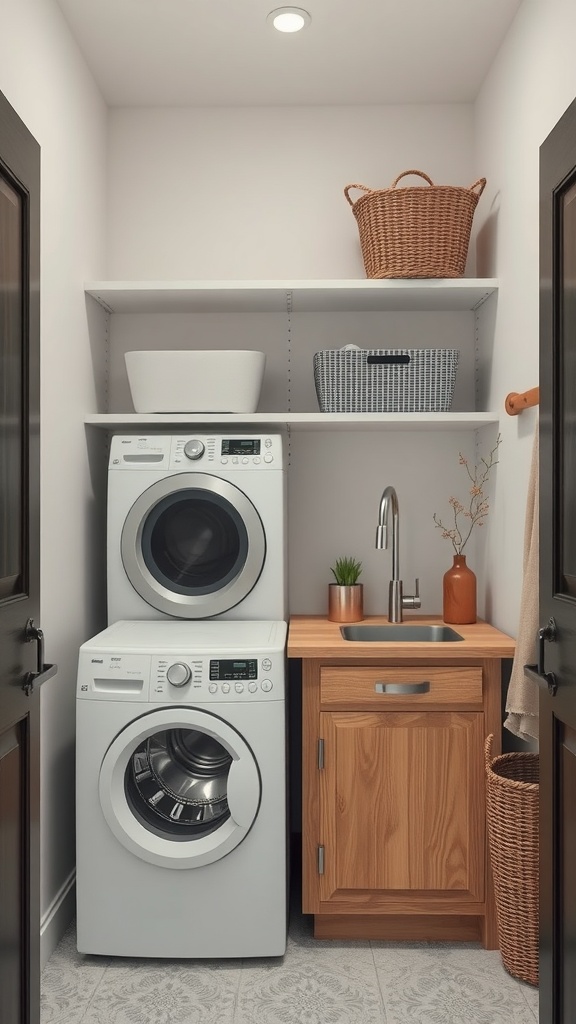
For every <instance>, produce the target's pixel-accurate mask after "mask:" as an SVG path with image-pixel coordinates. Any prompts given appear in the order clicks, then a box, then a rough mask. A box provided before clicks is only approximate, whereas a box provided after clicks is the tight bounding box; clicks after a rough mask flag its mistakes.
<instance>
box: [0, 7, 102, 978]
mask: <svg viewBox="0 0 576 1024" xmlns="http://www.w3.org/2000/svg"><path fill="white" fill-rule="evenodd" d="M0 89H1V90H2V92H3V93H4V95H5V96H6V98H7V99H8V101H9V102H10V103H11V104H12V106H13V107H14V108H15V110H16V112H17V113H18V114H19V116H20V117H21V118H22V120H23V121H24V122H25V124H26V125H27V127H28V128H29V130H30V131H31V132H32V134H33V135H34V137H35V138H36V140H37V141H38V142H39V144H40V147H41V161H42V164H41V167H42V171H41V174H42V179H41V360H42V368H41V402H42V407H41V425H42V426H41V430H42V441H41V443H42V468H41V473H42V480H41V488H42V490H41V501H42V511H41V558H42V561H41V574H42V581H41V619H40V625H41V626H42V628H43V630H44V633H45V637H46V658H47V660H48V661H49V662H56V663H57V664H58V667H59V671H58V675H57V676H56V677H55V678H54V679H52V680H50V681H49V682H48V683H47V684H46V687H45V689H44V690H43V691H42V697H41V701H42V738H41V742H42V787H41V843H42V851H41V865H42V868H41V870H42V877H41V883H42V890H41V891H42V896H41V899H42V925H43V936H42V956H43V960H45V959H46V957H47V956H48V955H49V953H50V952H51V949H52V945H53V943H54V942H55V941H56V940H57V938H58V937H59V934H58V933H59V929H60V927H61V925H62V921H60V920H59V919H58V915H59V911H60V908H62V912H61V916H62V918H64V917H65V916H66V914H69V913H70V907H69V905H66V903H65V902H63V901H65V898H66V894H67V893H68V891H69V886H70V883H71V880H72V879H73V871H74V859H75V851H74V815H73V805H74V711H75V700H74V695H75V681H76V679H75V676H76V665H77V655H78V646H79V644H80V643H81V642H83V641H84V640H85V639H86V638H87V637H88V636H89V635H91V634H93V633H94V632H95V629H96V627H97V626H98V627H100V621H99V620H98V613H97V599H96V595H95V594H94V593H93V590H92V586H91V580H92V578H93V574H94V573H93V571H94V567H95V560H94V557H93V554H92V551H93V543H92V538H93V512H92V501H91V497H92V485H91V480H90V474H89V467H88V460H87V447H86V438H85V433H84V427H83V417H84V415H85V413H86V412H87V411H89V410H92V409H94V408H95V402H96V398H95V384H94V374H93V361H92V354H91V350H90V346H89V338H88V328H87V318H86V306H85V300H84V294H83V282H84V280H85V279H86V278H89V277H94V276H100V275H101V274H102V273H103V268H104V242H105V239H104V231H103V225H104V212H105V203H104V193H105V156H106V109H105V107H104V105H103V103H102V100H101V98H100V95H99V93H98V91H97V90H96V88H95V86H94V83H93V81H92V79H91V78H90V76H89V75H88V72H87V70H86V67H85V65H84V62H83V60H82V58H81V57H80V55H79V53H78V50H77V48H76V46H75V44H74V42H73V40H72V39H71V37H70V35H69V32H68V30H67V28H66V25H65V23H64V21H63V19H62V16H61V14H60V11H59V9H58V8H57V7H56V5H55V4H54V3H53V2H52V0H4V2H3V5H2V31H1V32H0ZM96 363H97V369H98V359H96ZM69 902H70V901H69V900H68V904H69Z"/></svg>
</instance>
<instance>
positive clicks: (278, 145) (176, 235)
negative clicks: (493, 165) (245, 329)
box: [108, 104, 479, 280]
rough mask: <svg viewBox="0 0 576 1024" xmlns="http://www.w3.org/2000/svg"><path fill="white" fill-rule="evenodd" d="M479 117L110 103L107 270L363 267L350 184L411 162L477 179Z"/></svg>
mask: <svg viewBox="0 0 576 1024" xmlns="http://www.w3.org/2000/svg"><path fill="white" fill-rule="evenodd" d="M472 130H473V122H472V109H471V107H469V106H466V105H457V104H454V105H452V106H438V107H434V106H431V107H423V106H404V107H400V106H394V107H333V108H320V107H309V108H303V107H302V108H295V107H281V108H272V109H270V108H265V107H263V108H250V109H237V110H235V109H213V108H211V109H209V110H206V109H197V110H191V109H186V108H184V109H172V110H129V109H124V110H113V111H111V116H110V193H109V239H110V244H109V250H108V273H109V275H110V277H113V278H123V277H125V278H144V279H146V278H167V279H170V278H175V279H181V278H200V279H202V278H204V279H210V278H212V279H228V278H231V279H238V280H242V279H256V280H257V279H259V278H268V279H270V278H272V279H274V278H278V279H281V278H292V279H299V278H347V277H362V276H363V268H362V263H361V258H360V250H359V245H358V232H357V228H356V221H355V219H354V216H353V214H352V212H351V210H350V207H349V206H348V204H347V202H346V200H345V198H344V195H343V189H344V186H345V185H348V184H350V183H352V182H360V183H362V184H364V185H369V186H370V187H371V188H384V187H386V186H387V185H390V184H391V182H392V181H393V179H394V178H395V177H396V176H397V175H398V174H399V173H400V172H401V171H404V170H406V169H408V168H414V167H416V168H418V169H420V170H423V171H425V172H426V173H427V174H428V175H429V176H430V177H431V178H432V179H433V180H435V181H439V182H450V183H453V184H461V185H469V184H471V183H472V182H473V181H474V180H475V179H476V178H477V177H478V176H479V175H478V174H476V173H475V172H476V168H475V166H474V162H473V159H472V147H473V136H472ZM416 181H417V179H413V178H409V179H406V182H409V183H412V184H415V183H416ZM360 194H361V193H359V192H357V193H354V198H357V197H358V196H359V195H360Z"/></svg>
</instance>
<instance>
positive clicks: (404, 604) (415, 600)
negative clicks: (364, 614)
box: [376, 487, 420, 622]
mask: <svg viewBox="0 0 576 1024" xmlns="http://www.w3.org/2000/svg"><path fill="white" fill-rule="evenodd" d="M390 507H391V508H392V579H391V580H390V584H389V586H388V621H389V622H402V612H403V610H404V608H419V607H420V590H419V582H420V581H419V580H416V584H415V590H416V593H415V594H413V595H408V594H407V595H406V596H404V594H403V593H402V589H403V585H402V580H401V579H400V556H399V550H400V515H399V510H398V495H397V494H396V491H395V490H394V488H393V487H385V488H384V490H383V491H382V497H381V498H380V512H379V515H378V527H377V529H376V547H377V548H380V549H382V548H387V547H388V513H389V510H390Z"/></svg>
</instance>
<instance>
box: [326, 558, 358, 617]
mask: <svg viewBox="0 0 576 1024" xmlns="http://www.w3.org/2000/svg"><path fill="white" fill-rule="evenodd" d="M330 571H331V573H332V575H333V576H334V579H335V580H336V582H335V583H329V584H328V618H329V619H330V621H331V622H359V621H360V620H361V619H362V618H364V587H363V585H362V584H361V583H358V577H359V576H360V573H361V572H362V562H358V561H357V560H356V559H355V558H351V557H350V556H349V555H345V556H343V557H342V558H337V559H336V561H335V563H334V565H332V566H330Z"/></svg>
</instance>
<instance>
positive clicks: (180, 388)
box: [125, 349, 266, 412]
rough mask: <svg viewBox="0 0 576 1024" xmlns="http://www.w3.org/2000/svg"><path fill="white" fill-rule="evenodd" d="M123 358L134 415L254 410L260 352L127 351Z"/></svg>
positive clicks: (263, 358) (259, 379)
mask: <svg viewBox="0 0 576 1024" xmlns="http://www.w3.org/2000/svg"><path fill="white" fill-rule="evenodd" d="M125 359H126V370H127V373H128V383H129V384H130V392H131V394H132V402H133V403H134V409H135V411H136V412H256V408H257V406H258V399H259V397H260V389H261V387H262V378H263V376H264V365H265V363H266V356H265V354H264V352H251V351H239V352H235V351H233V350H228V349H217V350H206V351H201V352H193V351H190V350H185V351H181V352H156V351H154V352H126V355H125Z"/></svg>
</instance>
